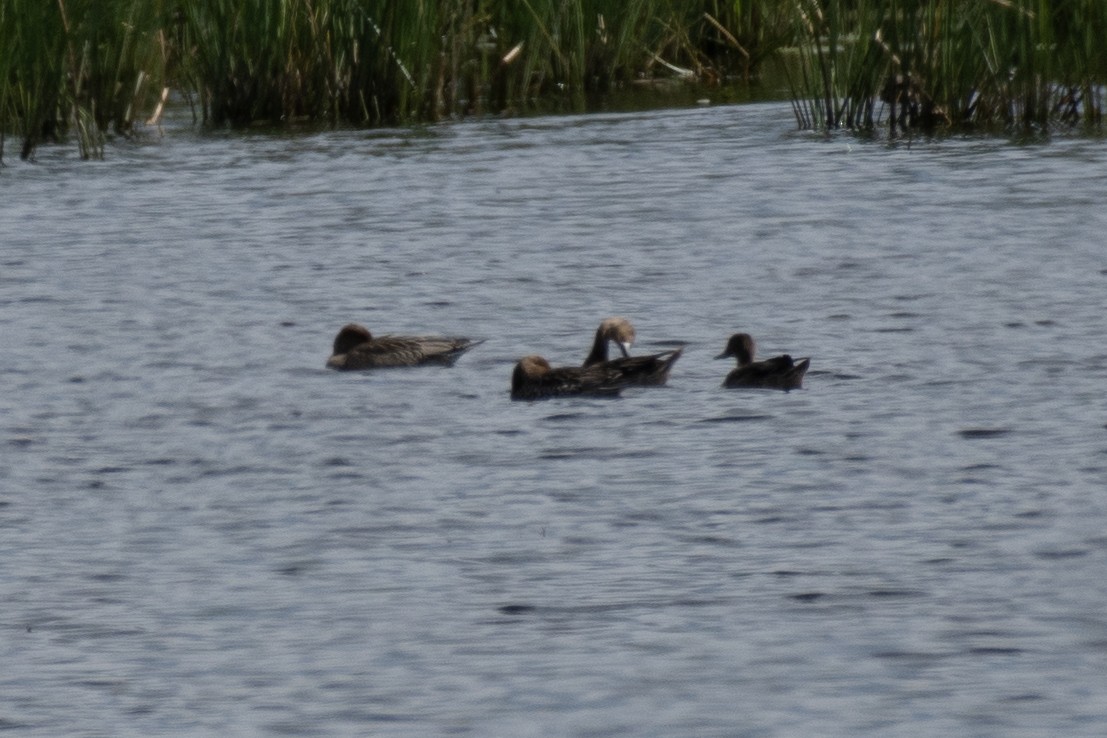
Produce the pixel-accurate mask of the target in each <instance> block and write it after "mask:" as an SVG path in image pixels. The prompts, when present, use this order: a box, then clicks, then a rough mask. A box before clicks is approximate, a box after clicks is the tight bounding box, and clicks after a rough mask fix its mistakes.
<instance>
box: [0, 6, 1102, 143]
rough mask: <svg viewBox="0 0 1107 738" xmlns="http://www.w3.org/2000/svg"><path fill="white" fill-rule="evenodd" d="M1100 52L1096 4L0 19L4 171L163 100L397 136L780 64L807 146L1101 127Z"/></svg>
mask: <svg viewBox="0 0 1107 738" xmlns="http://www.w3.org/2000/svg"><path fill="white" fill-rule="evenodd" d="M1105 36H1107V2H1103V1H1102V0H790V1H789V2H779V1H778V0H173V2H168V3H167V2H165V0H0V159H2V156H3V146H4V142H5V139H4V136H5V135H16V136H18V137H19V140H20V143H21V145H20V152H21V154H22V155H23V156H24V157H30V156H32V155H33V153H34V150H35V147H36V146H37V145H38V144H40V143H42V142H44V141H52V140H57V139H60V138H62V137H66V136H68V135H72V136H73V137H74V138H75V139H76V141H77V144H78V147H79V150H80V153H81V155H82V156H84V157H89V158H91V157H96V156H99V155H100V154H101V153H102V149H103V144H104V140H105V137H106V136H107V135H109V134H118V135H131V134H132V133H134V132H135V130H136V128H137V127H138V126H139V124H140V123H141V122H142V120H143V119H144V118H145V117H146V116H147V115H148V114H150V112H151V111H152V110H158V109H159V108H158V105H159V102H158V101H159V100H161V101H164V99H165V95H166V93H167V90H168V88H169V87H173V88H175V89H177V90H179V91H180V93H181V94H182V96H183V97H184V98H185V99H186V100H188V101H189V103H190V104H191V105H192V109H193V111H194V118H195V119H196V121H198V122H202V123H203V124H205V125H208V126H238V127H241V126H249V125H255V124H259V123H261V124H270V125H271V124H277V125H287V124H290V123H295V122H297V121H308V122H326V123H330V124H332V125H337V124H351V125H375V124H395V123H405V122H411V121H428V120H429V121H433V120H440V119H443V118H449V117H455V116H462V115H468V114H474V113H478V114H484V113H500V112H504V111H508V112H513V111H521V110H528V109H531V110H533V109H539V108H541V109H551V108H554V109H559V110H582V109H584V108H585V107H586V106H587V105H588V104H590V102H594V101H595V100H596V98H597V96H604V95H607V94H609V93H611V92H612V91H616V90H618V91H620V92H622V91H626V90H633V89H637V88H639V87H646V86H651V85H653V84H654V83H655V82H657V81H658V80H663V81H666V82H669V83H672V82H674V81H675V84H678V85H680V84H683V83H684V82H685V81H688V82H695V83H697V84H718V83H720V82H723V81H730V82H732V81H734V80H742V81H746V82H749V81H752V80H756V79H757V77H758V74H759V71H760V69H761V68H762V66H763V65H764V64H765V62H766V61H767V60H768V59H770V58H771V57H773V55H775V54H776V53H777V52H778V50H779V49H781V48H782V47H785V46H787V47H790V48H792V49H794V52H793V55H792V56H791V57H790V61H789V63H788V64H786V65H785V67H784V68H785V69H787V70H789V71H790V80H791V87H792V90H793V105H794V110H795V113H796V118H797V121H798V122H799V124H800V125H801V126H804V127H811V128H825V129H829V128H840V127H848V128H857V129H875V128H877V127H878V126H881V125H887V126H888V127H889V128H890V129H891V130H893V131H899V130H908V129H915V128H924V129H930V128H935V127H939V126H966V125H967V126H982V127H983V126H988V127H990V126H995V125H1000V126H1006V127H1008V128H1011V127H1019V128H1023V129H1041V128H1045V127H1048V126H1050V125H1055V124H1078V123H1079V124H1084V125H1088V126H1099V125H1100V122H1101V116H1102V109H1103V96H1104V93H1103V82H1104V78H1105V76H1107V75H1105V72H1107V60H1105V54H1107V46H1105V45H1104V44H1103V43H1102V39H1103V38H1104V37H1105ZM157 115H158V113H154V114H153V117H154V118H156V117H157Z"/></svg>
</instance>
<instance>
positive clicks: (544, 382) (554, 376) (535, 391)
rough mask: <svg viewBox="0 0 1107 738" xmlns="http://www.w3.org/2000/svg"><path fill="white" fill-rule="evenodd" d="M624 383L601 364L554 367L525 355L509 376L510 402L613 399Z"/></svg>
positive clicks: (618, 374) (624, 381)
mask: <svg viewBox="0 0 1107 738" xmlns="http://www.w3.org/2000/svg"><path fill="white" fill-rule="evenodd" d="M626 384H627V382H626V380H625V379H624V378H623V376H622V375H621V374H620V373H619V372H617V371H615V370H612V369H608V368H605V367H604V366H603V365H597V366H591V367H579V366H562V367H556V368H554V367H551V366H550V363H549V362H548V361H546V360H545V359H544V358H542V357H541V356H538V355H532V356H524V357H523V358H522V359H520V360H519V362H518V363H517V364H516V365H515V370H514V371H513V372H512V375H511V399H513V400H547V399H550V398H554V397H572V396H581V395H586V396H593V397H613V396H615V395H618V394H619V392H620V391H621V390H622V388H623V387H625V386H626Z"/></svg>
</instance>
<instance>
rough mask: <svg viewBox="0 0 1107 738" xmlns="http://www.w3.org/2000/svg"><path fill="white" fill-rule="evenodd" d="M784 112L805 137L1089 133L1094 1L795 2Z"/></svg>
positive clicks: (1101, 52)
mask: <svg viewBox="0 0 1107 738" xmlns="http://www.w3.org/2000/svg"><path fill="white" fill-rule="evenodd" d="M797 8H798V9H799V13H798V15H797V17H796V21H797V33H798V36H799V37H800V38H801V39H802V43H801V44H800V46H799V48H798V63H797V64H796V65H795V67H794V68H793V76H792V87H793V98H794V109H795V111H796V117H797V120H798V122H799V124H800V125H801V126H803V127H812V128H822V129H830V128H839V127H844V128H855V129H875V128H877V127H879V126H884V125H886V126H888V128H889V129H890V130H892V131H902V130H908V129H936V128H940V127H982V128H1000V127H1001V128H1006V129H1019V130H1030V131H1036V130H1046V129H1048V128H1050V127H1051V126H1056V125H1066V124H1076V123H1083V124H1085V125H1088V126H1099V125H1100V123H1101V118H1102V110H1103V105H1104V93H1103V89H1104V88H1103V85H1104V83H1105V82H1107V49H1105V47H1104V45H1103V44H1102V41H1101V40H1102V39H1103V38H1104V32H1105V31H1107V3H1103V2H1101V1H1100V0H883V1H878V0H797Z"/></svg>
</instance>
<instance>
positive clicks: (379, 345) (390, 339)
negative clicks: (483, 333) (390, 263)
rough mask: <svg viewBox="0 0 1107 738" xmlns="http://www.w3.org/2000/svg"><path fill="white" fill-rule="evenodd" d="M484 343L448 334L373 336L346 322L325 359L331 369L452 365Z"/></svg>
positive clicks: (362, 327) (360, 327) (361, 327)
mask: <svg viewBox="0 0 1107 738" xmlns="http://www.w3.org/2000/svg"><path fill="white" fill-rule="evenodd" d="M482 343H484V341H483V340H479V341H472V340H470V339H468V338H455V337H451V336H391V335H389V336H374V335H373V334H371V333H370V332H369V330H368V329H367V328H366V327H365V326H363V325H358V324H357V323H349V324H347V325H344V326H343V327H342V330H340V331H338V335H337V336H335V337H334V349H333V353H332V354H331V357H330V358H329V359H327V366H328V367H329V368H331V369H339V370H357V369H381V368H385V367H398V366H418V365H420V364H440V365H444V366H453V364H454V362H455V361H457V360H458V358H459V357H460V356H461V355H462V354H464V353H465V352H466V351H468V350H469V349H471V348H473V347H474V346H479V345H480V344H482Z"/></svg>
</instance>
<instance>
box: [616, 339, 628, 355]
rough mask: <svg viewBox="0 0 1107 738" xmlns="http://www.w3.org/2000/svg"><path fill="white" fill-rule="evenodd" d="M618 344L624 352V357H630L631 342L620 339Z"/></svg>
mask: <svg viewBox="0 0 1107 738" xmlns="http://www.w3.org/2000/svg"><path fill="white" fill-rule="evenodd" d="M618 344H619V350H620V351H622V352H623V358H630V343H629V342H627V343H623V342H622V341H619V342H618Z"/></svg>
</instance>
